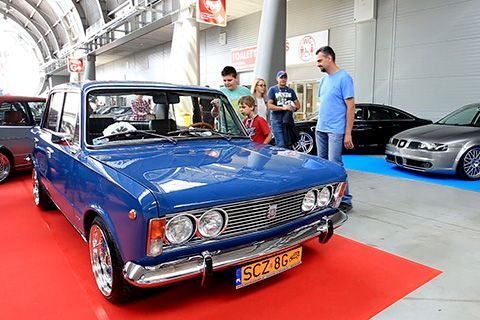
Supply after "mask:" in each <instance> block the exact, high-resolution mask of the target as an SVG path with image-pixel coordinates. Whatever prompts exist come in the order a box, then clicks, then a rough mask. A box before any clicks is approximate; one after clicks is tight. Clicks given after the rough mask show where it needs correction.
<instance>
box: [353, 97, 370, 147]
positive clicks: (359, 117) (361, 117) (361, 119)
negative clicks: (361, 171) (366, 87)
mask: <svg viewBox="0 0 480 320" xmlns="http://www.w3.org/2000/svg"><path fill="white" fill-rule="evenodd" d="M368 130H369V127H368V124H367V123H366V121H365V106H364V105H361V104H357V105H356V106H355V121H354V122H353V129H352V139H353V144H354V145H355V147H363V146H364V145H365V136H366V134H367V132H368Z"/></svg>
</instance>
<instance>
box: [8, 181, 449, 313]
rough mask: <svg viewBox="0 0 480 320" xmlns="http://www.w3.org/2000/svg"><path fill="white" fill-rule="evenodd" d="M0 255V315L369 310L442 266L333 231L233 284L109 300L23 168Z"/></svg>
mask: <svg viewBox="0 0 480 320" xmlns="http://www.w3.org/2000/svg"><path fill="white" fill-rule="evenodd" d="M347 223H348V222H347ZM0 254H1V263H0V274H1V275H2V280H1V284H0V288H1V289H0V301H1V305H2V308H0V318H1V319H82V320H85V319H225V318H228V319H229V320H231V319H265V318H266V319H272V318H274V319H292V318H297V319H369V318H371V317H372V316H374V315H375V314H377V313H379V312H380V311H382V310H383V309H385V308H386V307H388V306H389V305H391V304H393V303H394V302H395V301H397V300H399V299H401V298H402V297H404V296H405V295H407V294H408V293H410V292H412V291H413V290H415V289H416V288H418V287H420V286H421V285H423V284H424V283H426V282H428V281H429V280H431V279H433V278H434V277H436V276H437V275H439V274H440V273H441V272H440V271H438V270H435V269H432V268H429V267H426V266H423V265H420V264H418V263H415V262H412V261H409V260H406V259H403V258H401V257H398V256H394V255H391V254H389V253H386V252H383V251H380V250H377V249H374V248H371V247H368V246H366V245H363V244H361V243H358V242H355V241H352V240H349V239H346V238H343V237H341V236H338V235H337V236H334V237H333V239H332V240H331V242H330V243H328V244H327V245H323V246H321V245H319V244H318V243H317V242H316V241H311V242H309V243H307V244H306V245H305V246H304V253H303V263H302V264H301V265H299V266H298V267H295V268H293V269H292V270H290V271H287V272H284V273H282V274H280V275H277V276H275V277H272V278H270V279H267V280H265V281H261V282H259V283H258V284H254V285H251V286H249V287H246V288H243V289H240V290H235V286H234V275H233V271H223V272H221V273H217V274H216V277H215V278H214V281H213V283H212V284H211V286H210V287H208V288H201V287H200V286H199V280H198V279H196V280H191V281H188V282H183V283H180V284H176V285H173V286H170V287H167V288H160V289H155V290H153V291H151V292H149V293H148V295H146V296H145V297H143V298H141V299H140V300H137V301H135V302H133V303H130V304H128V305H125V306H114V305H111V304H109V303H108V302H106V301H105V300H104V299H103V298H102V297H101V295H100V293H99V292H97V289H96V286H95V281H94V279H93V276H92V273H91V271H90V263H89V257H88V247H87V245H86V243H85V242H83V240H82V239H81V237H80V236H79V235H78V233H77V232H76V231H75V230H74V229H73V227H72V226H70V224H68V222H67V221H66V219H65V218H64V217H63V216H62V214H61V213H60V212H58V211H51V212H42V211H40V210H38V209H37V208H36V207H35V205H34V204H33V199H32V195H31V182H30V178H29V176H28V175H22V176H17V177H14V178H13V179H10V180H8V182H7V183H5V184H2V185H0Z"/></svg>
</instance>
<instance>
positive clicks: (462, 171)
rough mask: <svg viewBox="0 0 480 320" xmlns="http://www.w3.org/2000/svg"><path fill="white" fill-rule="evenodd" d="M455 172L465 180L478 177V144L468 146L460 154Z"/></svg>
mask: <svg viewBox="0 0 480 320" xmlns="http://www.w3.org/2000/svg"><path fill="white" fill-rule="evenodd" d="M457 172H458V174H459V175H460V177H462V178H464V179H467V180H478V179H480V146H475V147H473V148H470V149H468V150H467V151H466V152H465V153H464V154H463V155H462V158H460V162H459V163H458V168H457Z"/></svg>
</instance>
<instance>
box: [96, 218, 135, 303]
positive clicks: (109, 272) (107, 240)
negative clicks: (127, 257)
mask: <svg viewBox="0 0 480 320" xmlns="http://www.w3.org/2000/svg"><path fill="white" fill-rule="evenodd" d="M112 239H113V236H112V234H111V232H110V231H109V229H108V227H107V226H106V224H105V222H104V221H103V220H102V219H101V218H100V217H96V218H95V219H94V220H93V224H92V226H91V227H90V234H89V237H88V247H89V251H90V262H91V264H92V271H93V276H94V277H95V281H96V283H97V287H98V289H99V290H100V292H101V293H102V295H103V296H104V297H105V298H106V299H107V300H109V301H110V302H112V303H117V304H119V303H125V302H126V301H127V300H128V298H129V297H131V296H132V295H133V292H134V291H135V289H136V288H135V287H134V286H133V285H131V284H130V283H128V282H127V281H126V280H125V279H124V277H123V272H122V268H123V261H122V258H121V256H120V253H119V252H118V249H117V247H116V246H115V243H114V242H113V240H112Z"/></svg>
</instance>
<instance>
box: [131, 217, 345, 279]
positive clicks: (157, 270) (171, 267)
mask: <svg viewBox="0 0 480 320" xmlns="http://www.w3.org/2000/svg"><path fill="white" fill-rule="evenodd" d="M346 220H347V215H346V214H345V213H343V212H342V211H338V212H337V213H335V214H333V215H331V216H328V217H324V218H322V219H321V220H319V221H316V222H314V223H311V224H309V225H306V226H302V227H300V228H298V229H295V230H293V231H291V232H289V233H288V234H286V235H283V236H281V237H277V238H272V239H268V240H264V241H259V242H255V243H252V244H249V245H246V246H241V247H236V248H233V249H229V250H224V251H222V250H219V251H214V252H209V251H204V252H202V254H201V255H195V256H190V257H186V258H183V259H179V260H175V261H169V262H165V263H162V264H159V265H156V266H141V265H138V264H135V263H133V262H131V261H129V262H127V263H126V264H125V266H124V268H123V274H124V277H125V279H126V280H127V281H129V282H130V283H132V284H133V285H135V286H137V287H157V286H162V285H166V284H169V283H173V282H177V281H181V280H185V279H189V278H192V277H196V276H199V275H202V284H204V283H205V282H206V281H208V279H209V278H210V276H211V275H212V273H213V271H217V270H221V269H224V268H227V267H231V266H236V265H241V264H244V263H246V262H249V261H253V260H257V259H259V258H262V257H266V256H270V255H274V254H276V253H278V252H281V251H285V250H288V249H291V248H293V247H295V246H298V245H299V244H301V243H304V242H306V241H308V240H310V239H312V238H315V237H318V239H319V241H320V242H321V243H326V242H328V240H329V239H330V237H331V236H332V234H333V229H336V228H338V227H339V226H341V225H342V224H343V223H344V222H345V221H346Z"/></svg>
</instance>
